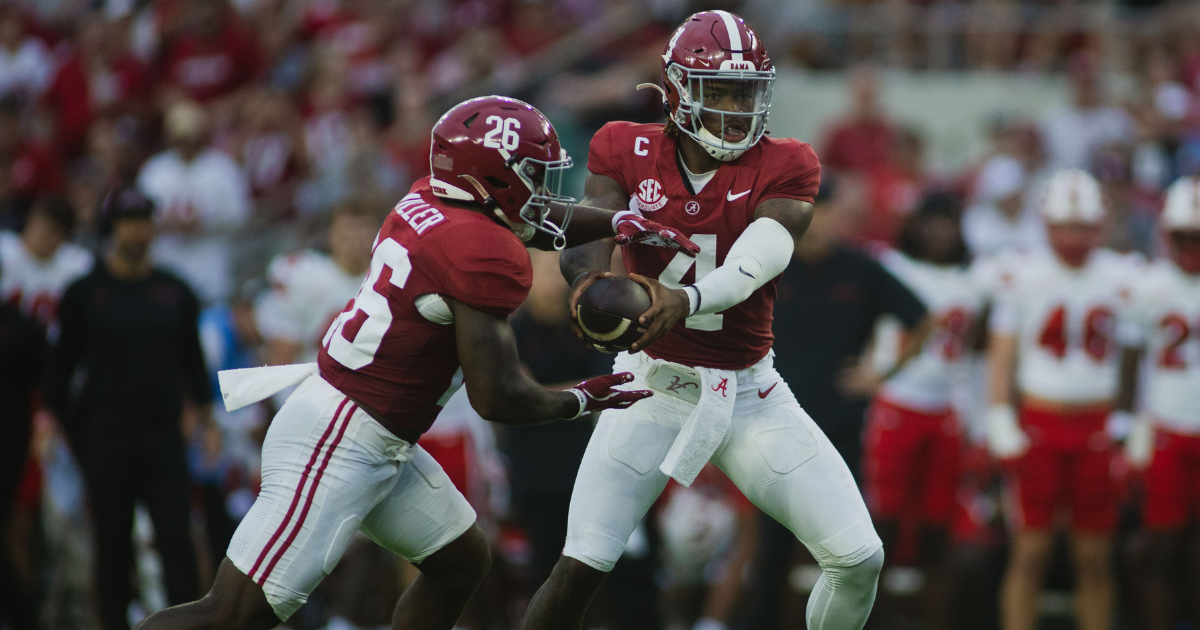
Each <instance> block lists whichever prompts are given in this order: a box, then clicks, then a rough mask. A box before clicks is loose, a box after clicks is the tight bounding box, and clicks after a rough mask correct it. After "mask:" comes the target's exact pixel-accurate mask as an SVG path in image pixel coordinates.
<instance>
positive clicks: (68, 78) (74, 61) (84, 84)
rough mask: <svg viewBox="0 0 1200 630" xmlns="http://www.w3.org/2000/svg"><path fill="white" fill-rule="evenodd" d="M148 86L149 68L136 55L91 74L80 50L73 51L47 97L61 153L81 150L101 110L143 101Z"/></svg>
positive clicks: (123, 56)
mask: <svg viewBox="0 0 1200 630" xmlns="http://www.w3.org/2000/svg"><path fill="white" fill-rule="evenodd" d="M149 88H150V82H149V77H148V74H147V70H146V67H145V66H144V65H143V64H142V62H140V61H138V59H137V58H136V57H134V56H133V55H128V54H127V55H122V56H120V57H118V58H116V59H114V60H113V61H111V62H110V63H109V64H108V65H107V66H105V67H103V68H102V69H101V70H100V71H99V72H96V73H94V74H90V75H89V73H88V70H87V68H86V66H85V65H84V62H83V60H82V58H81V57H80V53H78V52H75V53H73V54H72V55H71V56H70V57H69V58H67V61H66V62H65V63H63V65H62V66H61V67H59V69H58V73H57V74H56V75H55V76H54V81H53V82H51V84H50V88H49V89H48V90H47V91H46V95H45V97H44V98H45V101H46V104H47V105H49V107H50V109H51V110H52V111H53V112H54V116H55V130H56V134H57V137H56V138H55V144H56V145H57V148H58V150H59V152H60V154H61V155H62V156H63V157H74V156H76V155H78V154H79V153H81V152H82V151H83V148H84V143H85V141H86V139H87V132H88V127H90V126H91V124H92V121H93V120H94V119H95V116H96V114H97V113H98V112H100V111H103V110H105V109H108V108H111V107H119V106H121V105H123V104H127V103H129V102H131V101H136V100H140V99H142V98H143V97H145V96H146V94H147V92H148V91H149Z"/></svg>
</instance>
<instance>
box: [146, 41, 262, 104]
mask: <svg viewBox="0 0 1200 630" xmlns="http://www.w3.org/2000/svg"><path fill="white" fill-rule="evenodd" d="M258 72H259V58H258V49H257V48H256V47H255V44H254V40H253V39H251V37H250V36H249V35H248V34H247V33H246V32H244V31H243V30H242V29H241V28H240V27H239V26H238V25H236V24H235V23H233V22H232V21H230V22H228V23H226V25H225V28H224V29H223V30H222V32H221V33H220V34H219V35H217V36H216V37H215V38H213V39H211V40H209V39H206V38H202V37H201V36H200V35H198V34H196V33H184V34H182V35H180V37H179V38H178V39H176V40H175V43H174V44H173V45H171V47H170V49H169V50H168V51H167V54H166V57H165V59H164V62H163V75H164V79H165V80H166V81H167V82H168V83H170V84H172V85H174V86H175V87H177V88H179V89H180V90H182V91H183V92H184V94H186V95H187V96H188V97H190V98H192V99H194V100H197V101H200V102H205V101H209V100H212V99H215V98H218V97H221V96H225V95H226V94H229V93H231V92H233V91H234V90H237V89H238V88H240V87H242V86H243V85H245V84H246V83H248V82H249V81H251V80H252V79H254V78H255V76H256V75H257V74H258Z"/></svg>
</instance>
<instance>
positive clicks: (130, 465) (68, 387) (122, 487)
mask: <svg viewBox="0 0 1200 630" xmlns="http://www.w3.org/2000/svg"><path fill="white" fill-rule="evenodd" d="M153 211H154V208H153V205H152V203H151V202H150V201H149V200H148V199H146V198H145V197H143V196H142V195H141V194H140V193H138V192H137V191H136V190H133V189H130V188H126V189H122V190H118V191H114V192H113V193H112V194H111V195H109V197H108V198H107V200H106V203H105V208H104V212H105V217H104V219H105V221H106V222H107V224H108V226H109V229H110V230H111V234H112V247H111V249H110V251H109V253H108V255H107V256H106V257H105V258H104V259H103V260H102V261H101V262H100V264H97V265H96V267H95V269H93V270H92V272H91V273H90V274H89V275H87V276H85V277H84V278H83V279H81V280H79V281H77V282H75V283H74V284H72V285H71V286H70V287H69V288H68V289H67V291H66V293H65V294H64V295H63V301H62V308H61V312H60V322H61V326H62V335H61V337H60V339H59V341H58V343H57V344H56V345H55V347H54V349H53V351H52V353H51V358H50V368H49V370H48V372H47V379H46V386H45V398H46V404H47V406H48V407H49V409H50V410H51V411H52V412H53V413H54V415H55V417H56V418H57V419H58V421H59V423H60V424H61V425H62V426H63V427H65V428H66V430H67V434H68V436H69V437H70V441H71V445H72V448H73V449H74V451H75V453H76V455H77V456H78V458H79V462H80V464H81V465H82V468H83V471H84V477H85V479H86V481H87V488H88V494H89V496H90V499H91V501H90V505H91V508H92V518H93V522H94V524H95V529H96V550H97V559H96V589H97V597H98V600H99V602H98V603H99V609H100V618H101V626H102V628H104V630H114V629H116V630H119V629H122V628H128V627H129V621H128V618H127V609H128V606H129V604H130V599H131V596H132V592H131V583H130V579H129V578H130V569H131V568H132V566H131V565H132V562H133V558H134V556H133V551H134V550H133V542H132V539H131V532H132V530H133V520H134V505H135V502H136V501H138V500H141V501H143V502H144V503H145V505H146V507H147V508H148V509H149V513H150V516H151V519H152V520H153V521H154V538H155V541H156V544H157V548H158V553H159V555H160V556H161V557H162V562H163V569H164V574H165V578H166V587H167V596H168V600H169V603H170V604H180V603H184V602H186V601H190V600H192V599H194V598H195V597H196V596H197V595H198V588H197V586H198V585H197V582H196V580H197V575H196V559H195V555H194V549H193V547H192V541H191V535H190V533H189V513H190V501H189V497H190V494H191V492H190V484H189V481H188V468H187V455H186V452H185V449H184V440H183V433H184V432H187V433H191V430H192V429H193V428H199V427H204V429H205V433H206V434H210V433H211V432H212V424H211V415H210V413H211V412H210V409H211V407H210V405H211V400H212V392H211V390H210V389H209V382H208V375H207V373H206V371H205V366H204V357H203V356H202V352H201V349H200V339H199V334H198V331H197V318H198V317H199V312H200V310H199V305H198V304H197V301H196V298H195V297H194V296H193V294H192V292H191V290H189V289H188V287H187V285H186V284H184V283H183V282H182V281H180V280H179V279H177V278H175V277H174V276H172V275H170V274H168V273H165V272H163V271H160V270H158V269H156V268H155V267H154V265H153V263H152V262H151V258H150V247H151V244H152V242H153V240H154V232H155V227H154V222H153V218H152V216H153ZM77 369H82V370H83V374H85V376H84V377H83V379H82V383H78V384H76V383H73V381H75V380H76V379H75V376H76V370H77ZM185 401H186V403H187V404H189V405H192V407H190V409H191V410H192V411H191V413H187V414H185V413H184V411H185V409H188V407H185ZM184 420H189V421H190V423H191V424H193V426H192V427H183V426H181V425H182V424H184ZM206 444H207V445H208V446H209V448H211V447H212V446H213V445H214V444H213V442H211V441H209V442H206ZM213 455H215V453H212V452H211V451H210V452H209V454H208V456H209V457H212V456H213Z"/></svg>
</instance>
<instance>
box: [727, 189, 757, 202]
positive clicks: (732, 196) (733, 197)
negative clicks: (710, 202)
mask: <svg viewBox="0 0 1200 630" xmlns="http://www.w3.org/2000/svg"><path fill="white" fill-rule="evenodd" d="M750 190H754V189H753V188H751V189H750ZM750 190H744V191H742V192H740V193H738V194H736V195H735V194H733V191H732V190H731V191H729V192H727V193H725V201H736V200H738V199H741V198H742V197H745V196H746V195H749V194H750Z"/></svg>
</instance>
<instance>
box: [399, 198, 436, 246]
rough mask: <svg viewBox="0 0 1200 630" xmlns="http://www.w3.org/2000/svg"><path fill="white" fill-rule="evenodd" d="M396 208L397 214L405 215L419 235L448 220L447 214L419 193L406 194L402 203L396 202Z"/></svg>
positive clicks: (405, 218)
mask: <svg viewBox="0 0 1200 630" xmlns="http://www.w3.org/2000/svg"><path fill="white" fill-rule="evenodd" d="M394 210H395V211H396V214H399V215H400V216H401V217H404V220H405V221H408V225H409V227H411V228H412V229H413V230H414V231H416V233H417V235H418V236H420V235H422V234H424V233H425V231H426V230H428V229H429V228H431V227H433V226H435V225H437V224H439V223H441V222H442V221H445V220H446V216H445V215H443V214H442V213H441V212H440V211H439V210H438V209H437V208H434V207H433V206H430V205H429V204H427V203H425V202H424V201H422V200H421V195H419V194H417V193H409V194H408V195H406V196H405V197H404V198H403V199H401V200H400V203H398V204H396V207H395V208H394Z"/></svg>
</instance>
